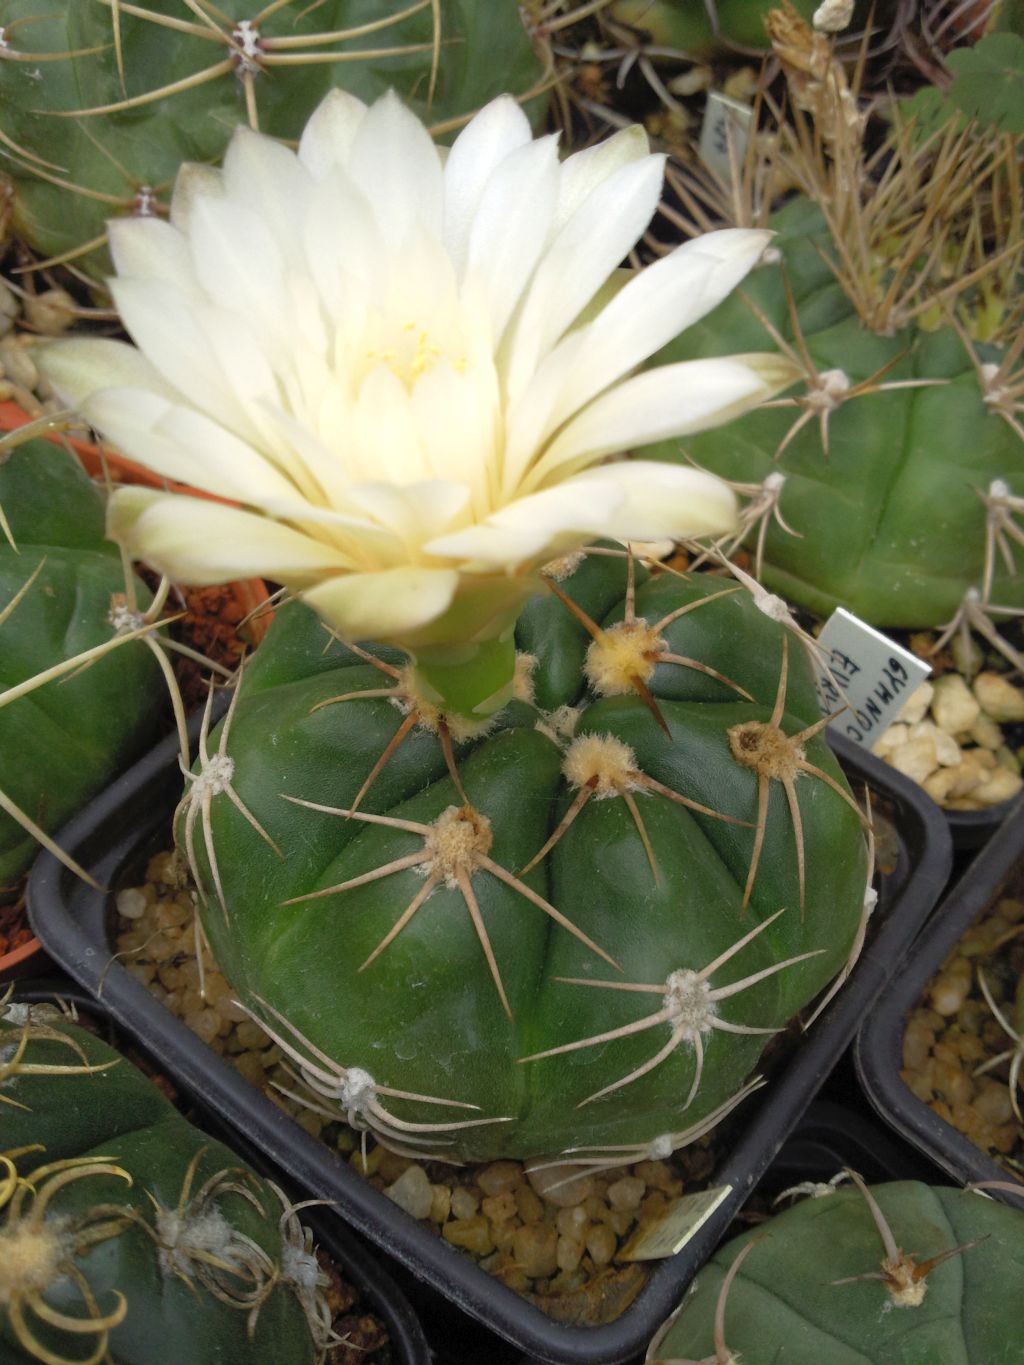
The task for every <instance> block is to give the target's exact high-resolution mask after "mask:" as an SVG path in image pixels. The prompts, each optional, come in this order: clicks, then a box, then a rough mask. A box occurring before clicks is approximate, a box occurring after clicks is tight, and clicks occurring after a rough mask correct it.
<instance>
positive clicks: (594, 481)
mask: <svg viewBox="0 0 1024 1365" xmlns="http://www.w3.org/2000/svg"><path fill="white" fill-rule="evenodd" d="M598 484H612V485H613V486H614V487H615V488H616V490H617V491H618V492H619V494H620V495H621V498H622V500H621V502H620V503H619V505H618V506H617V507H616V509H615V511H614V512H613V513H612V515H611V516H610V517H609V519H608V521H607V522H605V524H604V526H603V528H602V534H603V535H606V536H610V537H613V538H614V539H616V540H629V541H644V540H648V541H649V540H662V539H663V538H666V537H668V538H669V539H672V540H684V539H687V538H689V537H690V536H704V535H720V534H721V533H722V532H724V531H729V530H731V529H732V528H733V527H734V526H735V524H736V496H735V494H734V493H733V491H732V489H731V488H730V487H729V485H728V484H726V483H723V481H722V480H721V479H716V478H715V477H714V476H713V475H711V474H705V473H704V472H703V471H702V470H699V469H690V468H688V467H687V466H685V465H674V464H661V463H655V462H654V461H652V460H622V461H619V462H618V463H616V464H606V465H600V466H599V467H598V468H597V469H588V470H587V471H586V473H585V474H580V475H578V476H577V477H576V478H575V479H568V480H567V481H566V482H565V483H564V484H562V485H561V487H563V488H567V489H570V490H574V491H576V492H577V495H578V496H580V497H586V496H589V494H590V491H591V490H592V489H593V488H594V487H595V485H598Z"/></svg>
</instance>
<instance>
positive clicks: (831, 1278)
mask: <svg viewBox="0 0 1024 1365" xmlns="http://www.w3.org/2000/svg"><path fill="white" fill-rule="evenodd" d="M849 1175H850V1177H851V1179H852V1180H853V1182H854V1185H855V1188H852V1187H851V1188H840V1189H836V1188H834V1187H833V1188H831V1189H829V1187H828V1186H821V1187H818V1190H817V1191H816V1193H820V1196H821V1197H818V1198H811V1199H807V1200H804V1201H803V1202H801V1203H799V1204H796V1205H794V1206H793V1207H792V1208H789V1209H787V1210H786V1211H785V1212H784V1213H782V1214H779V1215H778V1216H777V1217H776V1218H774V1219H773V1220H772V1221H771V1222H770V1223H768V1224H767V1225H766V1226H763V1227H760V1228H758V1229H757V1230H756V1231H754V1232H752V1233H747V1234H744V1235H743V1236H741V1237H738V1238H736V1239H735V1240H734V1241H732V1242H729V1243H728V1244H727V1245H726V1246H725V1247H723V1248H722V1249H721V1251H719V1252H718V1253H717V1254H716V1255H715V1256H714V1258H713V1259H712V1260H711V1261H710V1262H709V1263H708V1265H707V1266H706V1267H705V1268H704V1269H703V1270H702V1271H701V1272H700V1275H699V1276H698V1279H697V1281H696V1284H695V1285H694V1287H693V1289H692V1290H691V1292H690V1294H689V1295H688V1297H687V1298H686V1299H685V1300H684V1301H683V1303H682V1305H681V1306H680V1308H679V1310H678V1311H677V1313H676V1314H675V1315H674V1317H673V1318H672V1319H670V1320H669V1322H668V1323H667V1324H666V1325H665V1327H664V1328H663V1329H662V1331H661V1332H659V1333H658V1335H657V1336H656V1338H655V1340H654V1341H653V1342H652V1344H651V1349H650V1351H649V1353H648V1356H647V1362H648V1365H692V1363H693V1362H696V1361H700V1362H702V1365H703V1362H705V1361H710V1362H711V1365H725V1362H731V1361H742V1365H775V1362H778V1361H782V1360H785V1361H787V1362H792V1365H822V1362H823V1361H828V1362H829V1365H832V1362H839V1361H843V1362H845V1361H850V1362H851V1365H852V1362H853V1361H859V1362H865V1365H867V1363H868V1362H870V1365H891V1363H892V1362H893V1361H896V1360H900V1361H907V1362H911V1361H913V1362H915V1365H916V1363H917V1362H921V1363H922V1365H923V1362H925V1361H927V1362H929V1365H932V1362H935V1365H938V1362H940V1361H941V1362H943V1363H944V1365H945V1363H946V1362H948V1365H976V1363H977V1362H981V1361H984V1362H985V1365H1015V1362H1016V1361H1018V1360H1019V1358H1020V1334H1019V1332H1018V1331H1017V1325H1016V1314H1015V1309H1014V1304H1013V1294H1014V1288H1013V1287H1014V1286H1019V1285H1020V1283H1021V1277H1022V1275H1024V1215H1022V1214H1020V1213H1019V1212H1017V1211H1016V1210H1015V1209H1011V1208H1006V1207H1005V1206H1003V1205H1001V1204H996V1203H994V1202H992V1201H991V1200H989V1199H982V1198H979V1197H978V1195H976V1194H973V1193H972V1192H970V1191H968V1190H955V1189H949V1188H943V1187H936V1188H932V1187H929V1186H927V1185H922V1184H916V1183H911V1182H904V1183H899V1184H889V1185H879V1186H875V1187H874V1188H871V1189H869V1188H868V1187H867V1186H865V1185H864V1183H863V1181H862V1180H861V1179H860V1177H859V1176H857V1175H856V1174H855V1173H854V1172H849ZM903 1248H912V1251H905V1250H903ZM880 1252H881V1253H882V1254H881V1258H880V1255H879V1253H880ZM726 1337H727V1339H728V1347H726ZM709 1348H710V1350H709ZM730 1352H732V1353H734V1354H730Z"/></svg>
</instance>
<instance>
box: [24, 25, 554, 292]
mask: <svg viewBox="0 0 1024 1365" xmlns="http://www.w3.org/2000/svg"><path fill="white" fill-rule="evenodd" d="M435 11H436V13H435ZM435 20H436V23H435ZM3 21H4V22H3V28H2V29H0V44H2V45H0V130H2V131H0V141H2V142H3V145H4V147H5V151H6V153H7V155H6V157H5V166H4V169H5V170H6V172H7V173H8V174H9V175H10V177H11V179H12V181H13V182H14V186H15V189H16V199H15V205H14V219H13V221H14V224H15V228H16V230H17V231H18V232H19V233H20V235H21V236H23V237H24V238H25V240H27V241H28V242H29V243H30V244H31V245H32V246H33V247H34V248H35V249H37V250H38V251H40V252H42V253H44V254H45V255H47V256H48V257H51V258H53V257H56V258H65V259H70V258H74V259H75V261H76V263H77V264H78V266H79V268H81V269H84V270H85V271H86V273H87V274H88V275H89V277H90V278H91V279H93V280H94V281H96V282H102V280H103V279H104V277H105V276H106V275H108V274H109V273H110V263H109V258H108V257H107V253H106V250H105V249H104V243H105V233H106V228H105V224H106V221H107V220H108V219H109V218H113V217H117V216H121V215H126V214H141V215H147V214H148V215H151V214H155V213H163V212H165V211H166V209H165V205H166V202H167V198H168V192H169V189H170V186H171V184H172V182H173V180H174V177H175V175H176V174H177V171H178V168H179V167H180V166H181V164H182V163H183V162H185V161H196V162H207V163H210V164H217V163H219V161H220V159H221V157H222V155H223V153H224V149H225V148H226V146H227V144H228V141H229V139H230V136H231V132H232V130H233V129H234V128H235V127H236V126H237V125H238V124H240V123H241V124H246V123H247V124H249V126H252V127H255V128H258V129H259V130H260V131H262V132H264V133H269V134H270V135H272V136H275V137H280V138H285V139H292V140H294V139H296V138H297V137H298V136H299V134H300V133H301V131H302V129H303V127H304V125H305V123H306V121H307V120H308V118H309V116H310V114H311V113H312V111H313V110H314V109H315V108H316V107H317V105H318V104H319V103H320V101H321V100H322V99H323V97H324V95H325V94H326V93H327V91H328V90H330V89H332V88H333V87H334V86H341V87H342V88H344V89H345V90H348V91H350V92H351V93H352V94H354V95H357V96H358V97H359V98H361V99H363V100H366V101H367V102H370V101H372V100H374V99H376V98H377V96H379V95H381V94H383V93H384V92H385V91H386V90H388V89H389V88H393V89H395V90H397V91H398V93H399V94H400V95H401V96H402V98H403V100H404V101H405V102H406V103H407V104H409V105H410V106H411V107H412V108H414V109H416V111H417V112H418V113H420V114H421V115H422V116H423V117H424V118H425V120H426V121H427V122H428V123H430V124H433V125H436V126H439V127H442V128H443V127H444V126H446V125H449V126H457V124H458V123H459V122H460V121H461V120H463V119H464V118H465V117H467V116H468V115H470V114H472V113H473V112H475V111H476V110H477V109H479V108H480V107H481V106H482V105H484V104H486V103H487V101H488V100H490V99H492V98H493V97H494V96H495V95H497V94H499V93H501V92H503V91H511V92H512V93H514V94H516V95H522V96H527V95H529V94H530V93H531V92H534V93H536V91H537V90H538V89H539V88H540V87H541V86H542V85H543V70H542V66H541V63H540V61H539V59H538V58H537V57H536V56H535V54H534V52H533V49H532V46H531V44H530V40H529V37H528V36H527V33H526V31H525V29H524V27H523V24H522V21H521V19H520V16H519V10H518V7H517V5H516V4H515V2H514V0H496V2H495V3H489V4H487V5H480V4H476V3H474V0H440V3H439V4H436V5H435V4H433V3H432V2H431V0H419V2H417V0H410V3H408V4H399V3H397V0H389V3H388V4H386V5H381V4H380V3H379V0H321V3H319V4H310V3H308V0H285V3H280V0H278V3H271V2H270V0H267V2H266V3H264V4H259V3H257V4H255V5H253V4H251V3H248V2H247V0H223V3H221V4H220V5H218V6H208V5H203V4H198V5H194V6H190V5H188V4H186V3H185V0H145V3H143V4H141V5H131V6H128V5H118V4H116V3H112V0H39V2H38V3H37V0H12V3H10V4H8V5H5V7H4V14H3ZM499 58H500V60H499ZM529 107H530V108H531V110H532V111H537V110H539V109H540V108H541V107H542V104H541V102H540V101H538V100H535V101H534V103H533V104H531V105H530V106H529Z"/></svg>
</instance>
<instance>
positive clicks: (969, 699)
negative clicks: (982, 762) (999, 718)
mask: <svg viewBox="0 0 1024 1365" xmlns="http://www.w3.org/2000/svg"><path fill="white" fill-rule="evenodd" d="M980 711H981V705H980V703H979V702H978V700H977V699H976V698H975V697H973V696H972V695H971V690H970V688H969V687H968V686H967V684H966V683H965V682H964V680H963V678H961V677H960V675H959V673H944V674H943V675H942V677H941V678H936V679H935V695H934V697H933V698H932V715H933V716H934V717H935V723H936V725H937V726H938V727H939V729H940V730H945V731H946V733H947V734H949V735H958V734H960V733H961V732H962V731H964V730H969V729H970V728H971V726H972V725H973V724H974V722H975V721H976V720H977V719H978V715H979V713H980Z"/></svg>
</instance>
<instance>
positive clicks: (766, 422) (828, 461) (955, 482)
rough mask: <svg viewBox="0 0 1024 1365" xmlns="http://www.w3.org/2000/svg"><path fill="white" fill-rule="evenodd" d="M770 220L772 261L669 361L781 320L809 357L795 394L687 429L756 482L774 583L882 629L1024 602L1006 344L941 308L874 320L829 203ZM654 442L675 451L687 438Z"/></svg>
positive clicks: (727, 473) (758, 526) (727, 346)
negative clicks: (718, 423)
mask: <svg viewBox="0 0 1024 1365" xmlns="http://www.w3.org/2000/svg"><path fill="white" fill-rule="evenodd" d="M770 226H772V227H774V228H775V229H776V231H777V232H778V236H777V237H776V238H775V241H774V242H773V248H774V249H775V251H777V252H778V258H777V259H773V260H771V261H769V262H768V263H766V264H764V265H762V266H761V267H760V268H759V269H758V270H757V271H756V272H755V273H754V274H753V275H751V276H750V277H748V279H747V280H746V281H745V283H744V286H743V289H742V293H737V294H734V295H733V296H732V297H730V298H728V299H726V300H725V302H724V303H722V304H721V305H720V306H719V307H718V308H717V309H716V310H715V311H714V312H713V313H712V314H710V315H709V316H708V317H707V318H705V319H704V320H703V321H702V322H701V323H699V324H698V325H697V326H695V327H692V328H690V329H689V331H687V332H686V333H685V334H684V336H682V337H681V338H680V339H679V340H678V341H677V342H674V343H672V345H671V346H670V347H668V348H667V350H666V352H665V353H663V354H662V356H661V357H660V359H661V360H666V359H672V360H681V359H684V358H689V357H690V356H691V355H717V354H723V353H727V352H730V351H733V350H735V349H736V347H738V346H755V345H763V344H764V340H765V336H766V332H767V331H769V330H771V331H772V332H774V333H775V334H777V335H778V336H779V337H780V338H781V339H782V342H783V343H784V344H787V345H789V346H791V347H793V348H794V351H795V352H798V353H799V354H800V356H801V358H802V360H803V363H804V367H805V370H806V373H807V382H806V388H805V390H804V392H803V393H801V394H799V395H797V396H796V398H795V399H793V398H791V399H790V401H789V402H788V403H785V402H780V403H777V404H771V405H768V406H767V407H764V408H761V409H760V410H759V411H758V412H756V413H753V414H751V415H749V416H747V417H742V418H740V419H739V420H738V421H737V422H735V423H732V424H731V425H730V426H729V427H728V428H727V429H725V430H723V431H713V432H707V433H704V434H701V435H699V436H696V437H693V438H691V439H689V440H688V441H687V443H686V455H687V456H688V457H689V458H690V459H692V460H693V461H695V462H696V463H697V464H698V465H700V466H702V467H703V468H706V469H710V470H712V471H713V472H714V473H716V474H719V475H721V476H723V477H725V478H728V479H732V480H735V481H737V482H739V483H742V484H744V485H745V488H744V491H747V492H752V493H754V494H755V497H754V501H753V502H752V503H751V508H750V512H749V516H750V520H749V521H748V523H747V525H748V526H750V534H749V536H748V544H749V545H750V546H751V548H755V547H756V554H757V560H758V568H760V567H761V562H762V558H763V572H762V574H761V577H762V580H763V582H764V583H765V584H766V585H767V586H768V587H769V588H771V589H772V590H773V591H775V592H778V593H781V594H782V595H783V596H785V597H786V598H788V599H789V600H790V601H792V602H796V603H798V604H799V605H800V606H803V607H805V608H807V609H808V610H810V611H812V612H815V613H816V614H818V615H821V616H827V615H828V614H829V613H830V612H831V611H833V610H834V608H835V607H837V606H843V607H846V608H847V609H848V610H850V611H852V612H854V613H855V614H856V615H858V616H860V617H862V618H863V619H864V620H867V621H869V622H871V623H872V624H874V625H877V626H890V627H907V628H925V627H934V626H940V625H945V624H946V623H948V622H950V621H951V620H952V619H953V618H954V617H955V616H956V615H957V613H958V612H959V611H960V610H961V608H962V606H963V604H964V603H965V599H966V600H967V601H968V602H969V601H970V600H971V598H970V596H969V594H971V592H972V590H974V592H976V593H977V594H978V596H979V597H980V598H981V599H982V601H991V602H992V603H993V604H999V605H1005V606H1006V607H1010V608H1020V607H1022V606H1024V577H1022V576H1021V574H1020V573H1019V572H1018V571H1017V567H1016V561H1015V558H1014V552H1015V551H1016V548H1017V546H1018V545H1019V543H1020V541H1021V538H1022V532H1021V530H1020V527H1019V525H1018V523H1017V521H1016V520H1015V517H1017V516H1018V515H1019V512H1020V511H1021V510H1022V509H1024V501H1022V498H1024V438H1022V430H1021V426H1020V421H1019V419H1018V417H1017V416H1016V407H1015V405H1016V404H1017V402H1018V394H1017V392H1016V389H1015V388H1014V386H1013V383H1012V382H1010V381H1009V380H1008V374H1007V372H1006V371H1007V365H1008V366H1009V367H1010V368H1012V365H1013V364H1014V363H1016V362H1015V360H1014V357H1013V355H1012V354H1011V350H1010V349H1007V350H1005V351H1000V350H999V349H998V348H996V347H986V346H984V345H981V344H975V343H972V342H971V341H970V339H969V338H968V337H967V336H966V334H965V333H964V331H963V328H962V327H959V326H954V325H953V324H952V323H951V322H947V323H944V324H943V325H938V326H936V325H935V324H936V322H937V321H940V320H941V314H939V315H938V317H937V316H936V315H935V314H931V315H929V316H926V317H922V318H921V319H919V320H915V321H911V322H908V323H907V324H906V325H902V326H899V325H893V326H890V327H889V328H885V327H882V326H880V330H877V331H876V330H872V328H871V327H869V326H867V325H866V324H865V322H864V321H863V319H862V317H861V316H860V314H859V313H858V311H857V307H856V306H855V301H854V300H852V299H851V297H850V294H849V291H848V288H847V287H845V286H844V283H843V281H842V280H841V279H839V278H837V274H836V269H835V263H836V261H837V259H838V249H837V246H836V243H835V241H834V240H833V236H832V233H831V232H830V231H829V229H828V227H827V226H826V223H825V220H824V218H823V216H822V213H821V210H820V209H819V208H818V207H817V206H816V205H815V204H814V203H812V202H811V201H810V200H809V199H805V198H802V197H797V198H794V199H793V200H791V202H789V203H788V204H786V205H785V206H784V207H783V208H781V209H780V210H779V211H778V212H777V213H775V214H774V215H773V217H772V219H771V222H770ZM787 289H788V291H789V293H788V294H787ZM1017 350H1018V351H1019V347H1018V348H1017ZM1004 362H1005V363H1004ZM645 456H648V457H653V458H666V459H674V460H678V459H679V458H680V449H679V446H678V445H677V444H676V445H672V446H669V445H668V444H667V443H666V444H665V445H663V446H662V447H659V448H657V449H653V450H649V451H645ZM773 514H774V515H773ZM991 610H992V611H993V612H996V613H998V607H997V606H993V607H992V608H991Z"/></svg>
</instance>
